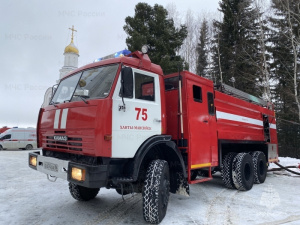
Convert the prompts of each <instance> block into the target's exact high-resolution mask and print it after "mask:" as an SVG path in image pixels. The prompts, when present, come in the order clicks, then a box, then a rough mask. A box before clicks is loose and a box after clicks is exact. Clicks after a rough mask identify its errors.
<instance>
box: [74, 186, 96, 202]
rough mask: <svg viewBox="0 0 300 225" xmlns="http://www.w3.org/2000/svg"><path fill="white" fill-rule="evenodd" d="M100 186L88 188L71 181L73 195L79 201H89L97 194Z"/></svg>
mask: <svg viewBox="0 0 300 225" xmlns="http://www.w3.org/2000/svg"><path fill="white" fill-rule="evenodd" d="M99 190H100V188H87V187H83V186H80V185H77V184H74V183H69V191H70V193H71V195H72V197H73V198H74V199H76V200H78V201H89V200H91V199H93V198H95V197H96V196H97V194H98V193H99Z"/></svg>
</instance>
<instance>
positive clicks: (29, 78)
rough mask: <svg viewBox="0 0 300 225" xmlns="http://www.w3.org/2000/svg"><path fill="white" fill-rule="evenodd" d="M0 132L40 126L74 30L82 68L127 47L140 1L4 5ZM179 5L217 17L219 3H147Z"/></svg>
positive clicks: (1, 18) (0, 38)
mask: <svg viewBox="0 0 300 225" xmlns="http://www.w3.org/2000/svg"><path fill="white" fill-rule="evenodd" d="M0 2H1V7H0V21H1V23H0V63H1V75H0V76H1V82H0V95H1V111H0V127H2V126H10V127H12V126H19V127H28V126H31V127H36V120H37V115H38V111H39V108H40V106H41V105H42V103H43V99H44V94H45V91H46V89H47V88H48V87H50V86H52V85H54V84H55V82H56V80H58V78H59V69H61V67H62V66H63V60H64V56H63V51H64V48H65V47H66V46H67V45H68V44H69V43H70V35H71V32H70V30H69V29H68V28H69V27H72V25H74V28H75V29H76V30H77V31H78V32H77V33H76V36H75V40H74V41H75V45H76V46H77V47H78V49H79V55H80V57H79V66H83V65H85V64H88V63H90V62H92V61H93V60H94V59H96V58H99V57H102V56H105V55H108V54H111V53H114V52H116V51H120V50H122V49H124V48H125V47H126V43H125V39H126V34H125V32H124V31H123V26H124V24H125V22H124V21H125V17H126V16H133V15H134V7H135V5H136V4H137V3H138V2H139V1H136V0H128V1H124V0H109V1H107V0H106V1H79V0H77V1H76V0H72V1H71V0H65V1H61V0H52V1H40V0H29V1H21V0H18V1H16V0H10V1H5V0H1V1H0ZM143 2H147V3H148V4H150V5H152V6H153V5H154V4H155V3H158V4H160V5H163V6H167V5H168V4H170V3H174V4H175V5H176V8H177V10H178V11H179V12H180V14H182V15H184V14H185V12H186V11H187V10H188V9H191V10H192V11H193V13H194V14H195V15H198V14H201V12H204V11H205V12H216V11H217V8H218V0H185V1H182V0H177V1H168V0H163V1H153V0H145V1H143Z"/></svg>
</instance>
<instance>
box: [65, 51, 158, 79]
mask: <svg viewBox="0 0 300 225" xmlns="http://www.w3.org/2000/svg"><path fill="white" fill-rule="evenodd" d="M115 63H123V64H124V65H126V66H131V67H134V68H137V69H142V70H146V71H148V72H152V73H156V74H158V75H161V76H163V71H162V69H161V67H160V66H159V65H156V64H154V63H152V62H151V60H150V58H149V56H148V55H147V54H143V53H142V52H140V51H135V52H132V53H130V54H129V55H127V56H123V57H119V58H111V59H105V60H101V61H99V62H94V63H90V64H87V65H85V66H82V67H79V68H78V69H76V70H74V71H72V72H71V73H69V74H68V75H66V76H65V77H63V78H62V79H65V78H66V77H69V76H72V75H73V74H75V73H77V72H79V71H83V70H87V69H90V68H94V67H99V66H103V65H109V64H115Z"/></svg>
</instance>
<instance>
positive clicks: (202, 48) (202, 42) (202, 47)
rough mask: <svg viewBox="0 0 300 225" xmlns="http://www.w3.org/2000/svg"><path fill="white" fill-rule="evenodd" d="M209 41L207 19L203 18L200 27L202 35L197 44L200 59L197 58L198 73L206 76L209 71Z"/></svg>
mask: <svg viewBox="0 0 300 225" xmlns="http://www.w3.org/2000/svg"><path fill="white" fill-rule="evenodd" d="M207 42H208V24H207V21H206V19H204V20H203V22H202V24H201V27H200V37H199V43H198V46H197V53H198V60H197V74H198V75H200V76H205V75H206V74H207V73H206V71H207V65H208V62H207V58H208V52H207Z"/></svg>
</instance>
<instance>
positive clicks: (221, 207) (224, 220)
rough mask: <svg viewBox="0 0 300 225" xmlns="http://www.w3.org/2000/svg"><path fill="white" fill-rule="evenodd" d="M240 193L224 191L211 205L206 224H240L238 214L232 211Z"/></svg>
mask: <svg viewBox="0 0 300 225" xmlns="http://www.w3.org/2000/svg"><path fill="white" fill-rule="evenodd" d="M237 193H238V191H236V190H228V189H223V190H222V191H220V192H219V193H218V194H217V195H216V196H215V197H214V198H213V199H212V200H211V201H210V203H209V206H208V209H207V212H206V218H207V222H206V224H224V225H228V224H239V223H238V221H239V218H238V214H236V213H235V212H234V210H231V206H232V205H233V204H234V202H235V198H236V195H237Z"/></svg>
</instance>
